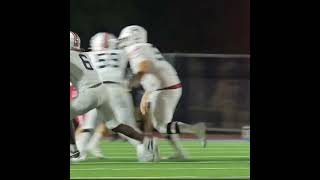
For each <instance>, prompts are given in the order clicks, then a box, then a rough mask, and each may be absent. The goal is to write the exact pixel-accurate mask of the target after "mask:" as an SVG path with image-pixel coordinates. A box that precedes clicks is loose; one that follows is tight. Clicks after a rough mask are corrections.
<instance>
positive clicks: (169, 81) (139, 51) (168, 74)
mask: <svg viewBox="0 0 320 180" xmlns="http://www.w3.org/2000/svg"><path fill="white" fill-rule="evenodd" d="M125 51H126V53H127V55H128V57H129V59H130V60H129V63H130V67H131V69H132V71H133V73H134V74H136V73H138V72H139V64H140V63H141V62H142V61H145V60H150V61H152V63H153V67H154V72H153V73H154V75H155V76H156V77H157V78H158V79H159V81H160V82H159V83H160V85H159V88H165V87H169V86H173V85H176V84H178V83H180V79H179V77H178V74H177V71H176V70H175V69H174V67H173V66H172V65H171V64H170V63H169V62H168V61H166V60H165V59H164V57H163V56H162V54H161V53H160V51H159V50H158V49H157V48H155V47H153V46H152V44H149V43H137V44H134V45H131V46H128V47H126V48H125ZM146 81H150V82H144V84H148V83H149V84H156V83H155V82H153V81H154V78H146Z"/></svg>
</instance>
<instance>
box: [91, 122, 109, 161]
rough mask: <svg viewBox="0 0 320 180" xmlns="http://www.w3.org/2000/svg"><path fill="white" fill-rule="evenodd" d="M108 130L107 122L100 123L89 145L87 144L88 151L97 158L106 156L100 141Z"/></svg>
mask: <svg viewBox="0 0 320 180" xmlns="http://www.w3.org/2000/svg"><path fill="white" fill-rule="evenodd" d="M106 131H107V130H106V126H105V124H104V123H100V124H99V125H98V126H97V128H96V129H95V132H94V134H93V136H92V137H91V139H90V141H89V143H88V146H87V149H88V152H89V153H90V154H92V155H93V156H95V157H97V158H104V155H103V153H102V150H101V147H100V144H99V143H100V141H101V139H102V137H103V135H104V134H105V133H106Z"/></svg>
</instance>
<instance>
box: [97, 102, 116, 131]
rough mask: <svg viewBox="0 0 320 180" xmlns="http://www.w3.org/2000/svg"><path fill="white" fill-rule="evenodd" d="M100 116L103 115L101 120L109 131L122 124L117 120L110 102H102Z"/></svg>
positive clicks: (99, 110) (99, 108)
mask: <svg viewBox="0 0 320 180" xmlns="http://www.w3.org/2000/svg"><path fill="white" fill-rule="evenodd" d="M97 110H98V114H99V115H101V117H100V118H101V119H102V120H103V121H104V122H105V125H106V126H107V128H108V129H114V128H115V127H117V126H119V125H120V124H121V123H120V122H119V121H117V120H116V118H115V115H114V113H113V111H112V108H111V106H110V105H109V102H108V101H104V102H102V104H101V105H100V106H99V107H98V108H97Z"/></svg>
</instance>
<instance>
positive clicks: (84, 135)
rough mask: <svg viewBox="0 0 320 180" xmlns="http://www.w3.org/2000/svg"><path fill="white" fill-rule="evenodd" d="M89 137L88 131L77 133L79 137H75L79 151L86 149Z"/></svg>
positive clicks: (82, 151)
mask: <svg viewBox="0 0 320 180" xmlns="http://www.w3.org/2000/svg"><path fill="white" fill-rule="evenodd" d="M90 137H91V133H90V132H81V133H80V134H79V137H78V138H77V145H78V149H79V151H80V153H84V152H85V151H86V147H87V145H88V143H89V140H90Z"/></svg>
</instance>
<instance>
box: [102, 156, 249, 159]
mask: <svg viewBox="0 0 320 180" xmlns="http://www.w3.org/2000/svg"><path fill="white" fill-rule="evenodd" d="M218 157H221V158H249V157H250V156H192V158H218ZM130 158H136V157H135V156H112V157H107V158H106V159H130Z"/></svg>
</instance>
